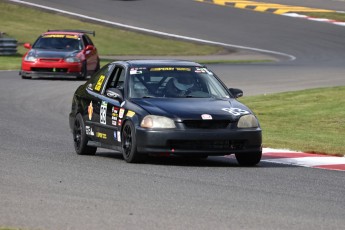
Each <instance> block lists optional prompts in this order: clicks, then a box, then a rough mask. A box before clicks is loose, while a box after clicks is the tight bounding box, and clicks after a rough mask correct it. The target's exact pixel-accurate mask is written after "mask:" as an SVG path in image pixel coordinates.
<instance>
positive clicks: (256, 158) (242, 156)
mask: <svg viewBox="0 0 345 230" xmlns="http://www.w3.org/2000/svg"><path fill="white" fill-rule="evenodd" d="M235 156H236V160H237V162H238V163H239V164H240V165H242V166H254V165H257V164H258V163H259V162H260V160H261V156H262V152H261V151H259V152H252V153H236V154H235Z"/></svg>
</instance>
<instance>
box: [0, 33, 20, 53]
mask: <svg viewBox="0 0 345 230" xmlns="http://www.w3.org/2000/svg"><path fill="white" fill-rule="evenodd" d="M16 53H17V40H16V39H14V38H4V37H0V56H5V55H14V54H16Z"/></svg>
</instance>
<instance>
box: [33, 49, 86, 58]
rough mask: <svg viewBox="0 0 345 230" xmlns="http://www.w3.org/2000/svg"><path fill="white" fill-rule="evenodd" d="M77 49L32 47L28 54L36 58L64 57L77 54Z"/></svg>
mask: <svg viewBox="0 0 345 230" xmlns="http://www.w3.org/2000/svg"><path fill="white" fill-rule="evenodd" d="M79 52H80V51H79V50H72V51H70V50H44V49H32V50H30V52H29V55H31V56H34V57H36V58H66V57H71V56H75V55H76V54H78V53H79Z"/></svg>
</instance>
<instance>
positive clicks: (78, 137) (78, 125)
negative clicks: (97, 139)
mask: <svg viewBox="0 0 345 230" xmlns="http://www.w3.org/2000/svg"><path fill="white" fill-rule="evenodd" d="M73 141H74V149H75V151H76V153H77V154H79V155H95V153H96V151H97V147H92V146H88V145H87V142H88V139H87V136H86V132H85V125H84V121H83V118H82V116H81V114H80V113H78V114H77V116H76V118H75V121H74V127H73Z"/></svg>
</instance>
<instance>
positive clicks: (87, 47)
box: [85, 45, 94, 51]
mask: <svg viewBox="0 0 345 230" xmlns="http://www.w3.org/2000/svg"><path fill="white" fill-rule="evenodd" d="M93 49H94V46H93V45H87V46H86V48H85V50H86V51H88V50H93Z"/></svg>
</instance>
